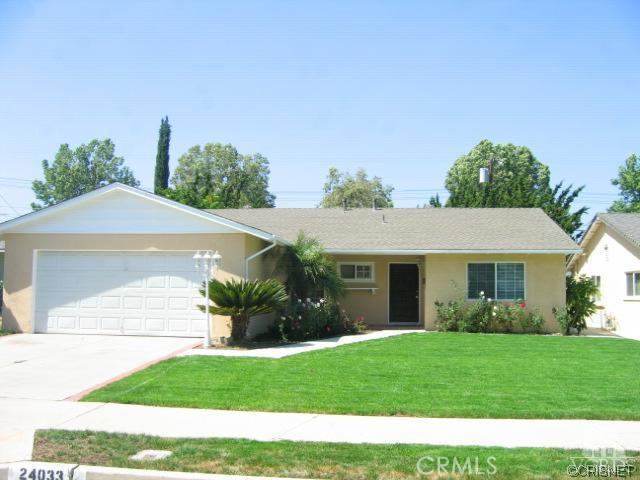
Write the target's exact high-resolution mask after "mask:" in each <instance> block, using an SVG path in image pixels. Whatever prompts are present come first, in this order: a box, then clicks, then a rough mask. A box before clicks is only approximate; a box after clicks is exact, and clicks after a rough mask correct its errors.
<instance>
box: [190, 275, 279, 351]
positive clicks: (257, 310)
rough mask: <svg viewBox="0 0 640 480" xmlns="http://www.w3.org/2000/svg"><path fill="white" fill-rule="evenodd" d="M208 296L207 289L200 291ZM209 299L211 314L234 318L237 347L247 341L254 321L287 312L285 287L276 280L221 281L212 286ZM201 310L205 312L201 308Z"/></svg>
mask: <svg viewBox="0 0 640 480" xmlns="http://www.w3.org/2000/svg"><path fill="white" fill-rule="evenodd" d="M200 294H201V295H202V296H204V295H205V291H204V288H203V289H202V290H200ZM209 298H210V299H211V301H212V302H213V303H214V305H211V306H209V312H211V313H212V314H214V315H225V316H229V317H231V339H232V340H233V341H234V342H235V343H237V342H241V341H242V340H244V338H245V337H246V335H247V329H248V328H249V321H250V320H251V317H254V316H256V315H261V314H264V313H271V312H273V311H274V310H278V309H281V308H284V306H285V305H286V304H287V301H288V299H289V296H288V295H287V292H286V290H285V288H284V286H283V285H282V284H281V283H280V282H278V281H277V280H274V279H269V280H253V281H248V280H240V281H237V280H233V279H232V280H227V281H226V282H224V283H222V282H221V281H219V280H212V281H211V282H209ZM199 307H200V310H202V311H203V312H204V311H206V310H205V306H204V305H200V306H199Z"/></svg>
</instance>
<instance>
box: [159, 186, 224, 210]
mask: <svg viewBox="0 0 640 480" xmlns="http://www.w3.org/2000/svg"><path fill="white" fill-rule="evenodd" d="M156 193H157V194H158V195H162V196H163V197H165V198H168V199H169V200H173V201H175V202H179V203H183V204H185V205H189V206H191V207H194V208H200V209H207V208H223V205H222V202H221V201H220V199H219V198H218V197H217V196H216V195H214V194H213V193H208V194H206V195H200V194H198V192H197V191H195V190H191V189H190V188H187V187H176V188H166V189H163V190H160V191H158V192H156Z"/></svg>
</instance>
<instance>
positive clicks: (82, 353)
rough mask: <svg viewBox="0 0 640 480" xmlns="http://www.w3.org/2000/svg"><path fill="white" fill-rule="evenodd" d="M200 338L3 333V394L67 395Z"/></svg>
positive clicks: (0, 346)
mask: <svg viewBox="0 0 640 480" xmlns="http://www.w3.org/2000/svg"><path fill="white" fill-rule="evenodd" d="M197 341H198V339H197V338H173V337H171V338H167V337H126V336H103V335H53V334H47V335H30V334H19V335H9V336H6V337H0V398H13V399H30V400H64V399H67V398H70V397H73V396H74V395H77V394H78V393H80V392H82V391H85V390H87V389H90V388H92V387H95V386H96V385H99V384H101V383H104V382H106V381H108V380H111V379H113V378H114V377H117V376H119V375H122V374H124V373H127V372H130V371H131V370H134V369H136V368H139V367H141V366H144V365H146V364H148V363H149V362H154V361H157V360H159V359H162V358H165V357H167V356H170V355H172V354H175V353H177V352H180V351H183V350H185V349H187V348H188V347H190V346H192V345H194V344H195V343H196V342H197Z"/></svg>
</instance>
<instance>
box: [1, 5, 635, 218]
mask: <svg viewBox="0 0 640 480" xmlns="http://www.w3.org/2000/svg"><path fill="white" fill-rule="evenodd" d="M639 52H640V2H637V1H615V0H614V1H605V0H602V1H599V2H593V1H586V0H581V1H562V2H558V1H536V2H531V1H522V2H518V1H482V2H481V1H468V2H466V1H451V2H442V1H432V2H431V1H416V2H411V1H367V2H356V1H335V2H334V1H322V2H320V1H318V2H300V1H294V2H278V1H256V2H245V1H233V2H213V1H177V0H176V1H172V2H168V1H166V2H163V1H154V2H151V1H91V2H87V1H78V2H74V1H55V2H54V1H50V2H49V1H39V2H33V1H7V0H0V66H1V70H0V72H1V74H0V95H1V100H0V132H2V133H1V134H0V165H1V169H0V195H1V196H2V197H3V198H4V199H5V200H6V203H8V204H10V205H11V206H13V207H14V208H15V209H16V211H18V212H19V213H25V212H27V211H28V210H29V208H28V206H29V204H30V202H31V201H32V200H33V196H32V194H31V190H30V188H29V184H28V183H27V182H26V181H23V180H30V179H33V178H37V177H39V176H41V174H42V172H41V165H40V164H41V161H42V159H43V158H48V159H52V158H53V156H54V154H55V152H56V150H57V148H58V146H59V145H60V144H61V143H69V144H71V145H77V144H79V143H83V142H87V141H89V140H90V139H92V138H95V137H98V138H104V137H110V138H111V139H112V140H113V141H114V142H115V144H116V147H117V153H118V154H120V155H122V156H124V157H125V159H126V163H127V164H128V165H129V166H130V167H131V168H132V169H133V170H134V172H135V174H136V175H137V177H138V178H139V179H140V180H141V181H142V184H143V186H144V187H147V188H149V187H150V186H151V185H152V183H153V168H154V167H153V166H154V161H155V149H156V142H157V130H158V127H159V123H160V118H161V117H162V116H164V115H168V116H169V119H170V123H171V124H172V127H173V136H172V143H171V161H172V168H173V167H174V166H175V162H176V160H177V158H178V157H179V155H180V154H181V153H183V152H185V151H186V150H187V148H188V147H189V146H191V145H194V144H203V143H206V142H224V143H232V144H234V145H235V146H237V148H238V149H239V150H240V151H241V152H244V153H249V152H260V153H262V154H264V155H266V156H267V157H268V158H269V160H270V161H271V167H272V168H271V170H272V173H271V189H272V190H273V191H274V192H275V193H276V195H277V197H278V206H314V205H315V204H316V203H317V201H318V198H319V195H320V190H321V188H322V184H323V182H324V177H325V175H326V172H327V170H328V168H329V167H330V166H336V167H338V168H340V169H344V170H349V171H355V170H356V169H357V168H358V167H360V166H362V167H364V168H366V170H367V171H368V172H369V173H370V174H375V175H379V176H381V177H382V178H383V180H384V181H385V182H386V183H390V184H392V185H394V186H395V187H396V192H395V194H394V200H395V203H396V206H401V207H407V206H415V205H416V204H418V203H422V202H424V201H426V200H427V198H428V197H429V195H430V194H431V193H433V192H435V191H439V190H442V189H443V182H444V177H445V174H446V171H447V169H448V168H449V166H450V165H451V164H452V162H453V161H454V160H455V159H456V158H457V157H458V156H460V155H462V154H464V153H466V152H467V151H469V150H470V149H471V148H472V147H473V146H474V145H475V144H477V143H478V142H479V141H480V140H481V139H483V138H488V139H490V140H492V141H494V142H500V143H502V142H511V143H515V144H519V145H527V146H528V147H530V148H531V149H532V150H533V152H534V154H535V155H536V156H537V157H538V159H539V160H541V161H542V162H544V163H546V164H548V165H550V167H551V171H552V174H553V179H554V180H555V181H559V180H561V179H565V180H566V181H567V182H570V183H574V184H576V185H581V184H585V185H586V191H585V195H584V197H583V202H584V203H586V204H588V205H589V206H590V207H591V212H590V213H594V212H595V211H598V210H600V211H601V210H604V209H605V208H606V207H607V206H608V205H609V204H610V203H611V202H612V200H613V199H614V198H615V193H616V189H615V188H614V187H613V186H611V185H610V179H611V178H612V177H614V176H615V174H616V169H617V167H618V165H619V164H621V163H622V162H623V161H624V159H625V158H626V157H627V156H628V155H629V154H630V153H632V152H634V151H635V152H640V136H639V134H640V95H639V94H638V92H639V91H638V85H640V62H639ZM8 179H19V180H8ZM0 214H4V215H5V216H4V217H0V218H8V216H14V215H15V212H14V210H12V209H11V208H9V207H8V206H7V205H6V204H5V202H4V201H3V200H2V198H0Z"/></svg>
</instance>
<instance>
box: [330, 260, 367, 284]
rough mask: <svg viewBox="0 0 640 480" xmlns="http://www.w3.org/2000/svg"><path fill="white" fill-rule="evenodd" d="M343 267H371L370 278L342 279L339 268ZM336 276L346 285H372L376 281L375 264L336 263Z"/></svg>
mask: <svg viewBox="0 0 640 480" xmlns="http://www.w3.org/2000/svg"><path fill="white" fill-rule="evenodd" d="M343 265H353V266H355V267H357V266H368V267H371V278H366V279H365V278H343V277H342V273H341V267H342V266H343ZM338 274H339V275H340V278H342V280H343V281H344V282H347V283H374V282H375V281H376V264H375V263H374V262H338Z"/></svg>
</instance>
